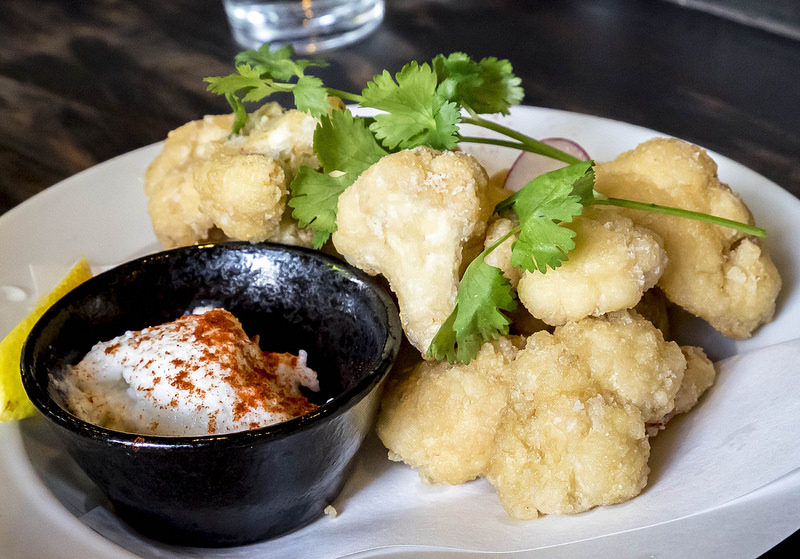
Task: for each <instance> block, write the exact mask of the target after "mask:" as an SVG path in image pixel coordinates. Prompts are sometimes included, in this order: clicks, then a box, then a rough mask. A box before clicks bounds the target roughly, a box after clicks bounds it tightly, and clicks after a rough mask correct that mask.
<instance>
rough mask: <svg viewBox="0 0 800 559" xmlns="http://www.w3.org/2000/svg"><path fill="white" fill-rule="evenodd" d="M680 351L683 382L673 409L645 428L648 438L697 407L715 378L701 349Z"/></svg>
mask: <svg viewBox="0 0 800 559" xmlns="http://www.w3.org/2000/svg"><path fill="white" fill-rule="evenodd" d="M681 351H682V352H683V355H684V357H685V358H686V371H684V373H683V382H681V386H680V388H679V389H678V393H677V394H675V407H674V408H673V410H672V411H671V412H669V413H667V414H666V415H664V416H663V417H661V418H659V419H658V420H657V421H655V422H653V423H650V424H649V425H648V426H647V433H648V435H650V436H655V435H657V434H658V433H659V431H661V430H662V429H664V428H665V427H666V425H667V423H669V421H670V420H671V419H672V418H673V417H675V416H676V415H678V414H680V413H686V412H688V411H689V410H691V409H692V408H693V407H694V406H695V405H697V402H698V401H699V400H700V397H701V396H702V395H703V393H705V391H706V390H708V389H709V388H711V386H712V385H713V384H714V381H715V380H716V378H717V369H716V368H715V367H714V363H712V362H711V360H710V359H709V358H708V357H707V356H706V354H705V352H704V351H703V350H702V349H701V348H699V347H695V346H688V345H687V346H681Z"/></svg>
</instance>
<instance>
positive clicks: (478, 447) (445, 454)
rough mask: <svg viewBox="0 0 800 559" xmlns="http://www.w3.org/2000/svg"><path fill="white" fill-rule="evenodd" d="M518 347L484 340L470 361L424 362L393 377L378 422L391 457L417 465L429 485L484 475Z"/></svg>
mask: <svg viewBox="0 0 800 559" xmlns="http://www.w3.org/2000/svg"><path fill="white" fill-rule="evenodd" d="M517 351H518V348H517V347H516V345H515V344H514V343H513V342H512V341H511V340H509V339H506V338H500V339H499V340H497V341H495V342H492V343H487V344H484V346H483V348H482V349H481V351H480V352H479V353H478V355H477V357H476V358H475V359H473V360H472V361H470V363H469V364H468V365H461V364H456V365H450V364H448V363H447V362H435V361H423V362H421V363H419V364H418V365H417V366H416V367H414V368H413V370H411V371H410V373H407V374H405V375H401V376H400V377H399V378H397V379H390V381H389V383H388V385H387V390H386V393H385V395H384V397H383V401H382V403H381V410H380V414H379V416H378V426H377V430H378V436H379V437H380V439H381V441H382V442H383V444H384V445H385V446H386V447H387V448H388V449H389V458H390V459H392V460H395V461H403V462H406V463H407V464H409V465H410V466H411V467H413V468H416V469H417V470H418V471H419V476H420V478H421V479H422V481H423V482H424V483H426V484H428V483H445V484H458V483H464V482H466V481H469V480H471V479H474V478H476V477H478V476H480V475H483V473H484V472H485V471H486V467H487V465H488V463H489V459H490V458H491V453H492V449H493V444H492V441H493V440H494V433H495V429H496V427H497V422H498V420H499V417H500V412H501V411H502V409H503V408H504V407H505V406H506V393H507V388H506V382H505V379H504V378H503V372H504V371H506V370H507V369H508V363H509V362H510V361H511V359H513V357H514V355H515V354H516V352H517Z"/></svg>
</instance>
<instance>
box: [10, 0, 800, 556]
mask: <svg viewBox="0 0 800 559" xmlns="http://www.w3.org/2000/svg"><path fill="white" fill-rule="evenodd" d="M239 50H240V47H239V46H238V45H237V44H236V43H235V42H234V40H233V39H232V36H231V31H230V28H229V26H228V23H227V21H226V17H225V13H224V10H223V6H222V2H221V1H220V0H170V1H164V0H137V1H135V2H134V1H122V0H91V1H81V2H63V1H56V0H50V1H48V0H4V1H3V3H2V7H0V214H2V213H4V212H6V211H8V210H10V209H11V208H13V207H14V206H16V205H18V204H20V203H22V202H23V201H24V200H26V199H27V198H29V197H31V196H33V195H35V194H36V193H38V192H40V191H42V190H44V189H46V188H48V187H50V186H52V185H54V184H55V183H57V182H58V181H60V180H62V179H64V178H66V177H68V176H70V175H73V174H75V173H78V172H80V171H81V170H83V169H86V168H88V167H91V166H92V165H94V164H96V163H99V162H102V161H106V160H108V159H111V158H113V157H115V156H118V155H121V154H124V153H126V152H128V151H130V150H133V149H136V148H139V147H142V146H145V145H148V144H151V143H154V142H158V141H161V140H163V139H164V138H165V137H166V135H167V133H168V132H169V131H170V130H172V129H174V128H176V127H177V126H179V125H181V124H184V123H185V122H187V121H189V120H193V119H197V118H200V117H202V116H203V115H205V114H211V113H224V112H229V107H228V105H227V103H226V102H225V100H224V99H223V98H222V97H218V96H216V95H211V94H209V93H207V92H206V84H205V83H204V82H203V78H204V77H206V76H215V75H225V74H228V73H230V72H231V71H232V70H233V59H234V56H235V54H236V53H237V52H238V51H239ZM455 51H465V52H467V53H469V54H470V55H471V56H472V57H474V58H483V57H488V56H496V57H499V58H508V59H509V60H510V61H511V62H512V64H513V66H514V69H515V72H516V73H517V74H518V75H519V76H520V77H521V78H522V80H523V81H522V85H523V87H524V89H525V92H526V97H525V100H524V101H523V102H524V103H525V104H528V105H535V106H542V107H551V108H557V109H565V110H569V111H575V112H579V113H585V114H591V115H600V116H603V117H608V118H611V119H616V120H621V121H625V122H629V123H633V124H637V125H641V126H645V127H648V128H652V129H655V130H657V131H659V132H663V133H665V134H670V135H674V136H678V137H681V138H683V139H686V140H689V141H691V142H694V143H697V144H700V145H702V146H704V147H706V148H709V149H711V150H714V151H717V152H719V153H721V154H723V155H725V156H728V157H730V158H732V159H734V160H737V161H739V162H740V163H742V164H744V165H746V166H748V167H750V168H752V169H754V170H755V171H757V172H759V173H761V174H763V175H764V176H766V177H767V178H769V179H771V180H772V181H774V182H775V183H777V184H778V185H780V186H782V187H784V188H786V189H787V190H789V191H791V192H792V193H793V194H794V195H795V196H800V96H799V95H798V92H800V2H798V1H797V0H761V1H759V2H752V1H749V0H554V1H534V0H516V1H515V0H386V12H385V19H384V21H383V23H382V24H381V25H380V27H379V28H378V29H377V30H376V31H375V32H373V33H371V34H370V35H368V36H367V37H365V38H364V39H362V40H361V41H359V42H357V43H355V44H352V45H349V46H346V47H344V48H341V49H338V50H333V51H330V52H324V53H321V54H320V57H321V58H323V59H325V60H327V61H328V63H329V66H328V67H327V68H325V69H322V70H320V71H318V72H315V73H317V75H319V76H320V77H322V78H323V80H324V81H325V83H326V84H327V85H329V86H331V87H335V88H339V89H344V90H350V91H360V89H361V88H362V87H363V86H364V85H365V84H366V82H367V81H368V80H369V79H370V78H371V77H372V76H373V75H374V74H375V73H377V72H379V71H381V70H383V69H387V70H389V71H390V72H396V71H398V70H399V69H400V68H401V67H402V66H403V64H405V63H406V62H408V61H410V60H418V61H421V62H422V61H428V60H430V59H431V58H433V57H434V56H435V55H437V54H439V53H445V54H447V53H451V52H455ZM790 545H791V544H790V543H787V544H782V545H781V546H779V547H778V548H777V549H776V550H775V551H774V552H773V556H779V555H782V554H783V553H784V552H787V551H788V549H789V546H790Z"/></svg>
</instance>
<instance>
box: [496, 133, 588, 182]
mask: <svg viewBox="0 0 800 559" xmlns="http://www.w3.org/2000/svg"><path fill="white" fill-rule="evenodd" d="M542 142H543V143H545V144H547V145H549V146H552V147H554V148H556V149H560V150H561V151H563V152H564V153H568V154H569V155H572V156H574V157H577V158H578V159H580V160H581V161H587V160H589V159H590V157H589V154H588V153H586V150H584V149H583V148H582V147H581V146H580V145H578V144H577V143H575V142H573V141H572V140H568V139H566V138H546V139H544V140H542ZM566 166H567V164H566V163H564V162H563V161H559V160H558V159H553V158H552V157H546V156H544V155H539V154H538V153H531V152H529V151H523V152H521V153H520V154H519V156H518V157H517V159H516V160H515V161H514V163H513V164H512V165H511V169H510V170H509V171H508V175H506V181H505V185H504V186H505V188H507V189H508V190H515V191H516V190H519V189H520V188H522V187H523V186H525V185H526V184H528V183H529V182H530V181H531V179H533V178H535V177H538V176H539V175H541V174H542V173H547V172H548V171H555V170H556V169H560V168H561V167H566Z"/></svg>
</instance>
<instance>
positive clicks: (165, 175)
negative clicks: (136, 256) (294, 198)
mask: <svg viewBox="0 0 800 559" xmlns="http://www.w3.org/2000/svg"><path fill="white" fill-rule="evenodd" d="M232 124H233V115H219V116H206V117H205V118H203V119H202V120H195V121H192V122H189V123H187V124H184V125H183V126H181V127H180V128H176V129H175V130H173V131H171V132H170V133H169V136H167V139H166V140H165V142H164V148H163V150H162V151H161V153H160V154H159V155H157V156H156V158H155V159H154V160H153V162H152V163H151V164H150V165H149V166H148V167H147V170H146V171H145V182H144V191H145V194H146V195H147V209H148V212H149V214H150V220H151V222H152V225H153V230H154V232H155V234H156V237H157V238H158V241H159V242H160V243H161V244H162V245H163V246H165V247H167V248H170V247H175V246H181V245H188V244H192V243H194V242H196V241H197V240H198V239H202V238H204V237H205V236H206V235H207V234H208V231H209V230H210V229H211V228H212V227H213V225H214V222H213V220H212V219H211V218H210V217H208V216H206V215H205V214H204V213H203V212H202V210H201V209H200V195H199V193H198V192H197V190H196V189H195V187H194V165H195V162H196V161H198V160H202V159H204V158H205V157H208V155H209V154H210V153H212V152H213V151H214V150H215V149H216V148H215V144H216V143H217V142H219V141H221V140H223V139H224V138H225V137H226V136H227V135H228V134H229V133H230V130H231V126H232Z"/></svg>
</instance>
